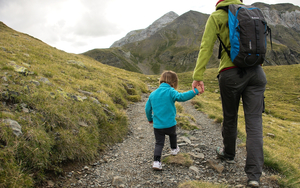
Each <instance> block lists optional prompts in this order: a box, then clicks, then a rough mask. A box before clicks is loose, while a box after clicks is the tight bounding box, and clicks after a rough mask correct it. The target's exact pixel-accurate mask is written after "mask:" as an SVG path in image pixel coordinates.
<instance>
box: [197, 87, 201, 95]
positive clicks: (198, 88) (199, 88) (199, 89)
mask: <svg viewBox="0 0 300 188" xmlns="http://www.w3.org/2000/svg"><path fill="white" fill-rule="evenodd" d="M196 88H197V90H198V91H199V94H200V93H201V91H202V88H201V86H200V85H197V86H196ZM199 94H198V95H199Z"/></svg>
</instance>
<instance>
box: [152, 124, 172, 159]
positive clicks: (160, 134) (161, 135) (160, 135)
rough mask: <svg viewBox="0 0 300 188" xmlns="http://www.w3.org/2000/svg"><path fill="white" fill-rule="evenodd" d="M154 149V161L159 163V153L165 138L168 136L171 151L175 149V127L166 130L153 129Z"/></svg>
mask: <svg viewBox="0 0 300 188" xmlns="http://www.w3.org/2000/svg"><path fill="white" fill-rule="evenodd" d="M154 135H155V140H156V142H155V149H154V161H160V158H161V153H162V150H163V147H164V144H165V136H166V135H169V140H170V146H171V149H176V148H177V134H176V125H174V126H173V127H170V128H166V129H155V128H154Z"/></svg>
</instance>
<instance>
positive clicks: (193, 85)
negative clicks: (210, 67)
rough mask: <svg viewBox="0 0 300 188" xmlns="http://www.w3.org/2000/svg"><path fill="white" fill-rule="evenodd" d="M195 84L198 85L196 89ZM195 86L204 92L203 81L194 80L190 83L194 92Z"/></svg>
mask: <svg viewBox="0 0 300 188" xmlns="http://www.w3.org/2000/svg"><path fill="white" fill-rule="evenodd" d="M197 86H199V87H200V88H199V89H198V88H197ZM195 88H197V89H198V91H199V93H200V94H202V93H203V92H204V83H203V81H196V80H194V81H193V83H192V89H193V91H194V93H196V91H195ZM198 95H199V94H198Z"/></svg>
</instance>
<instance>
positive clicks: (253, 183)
mask: <svg viewBox="0 0 300 188" xmlns="http://www.w3.org/2000/svg"><path fill="white" fill-rule="evenodd" d="M247 186H249V187H259V183H258V181H251V180H249V181H248V183H247Z"/></svg>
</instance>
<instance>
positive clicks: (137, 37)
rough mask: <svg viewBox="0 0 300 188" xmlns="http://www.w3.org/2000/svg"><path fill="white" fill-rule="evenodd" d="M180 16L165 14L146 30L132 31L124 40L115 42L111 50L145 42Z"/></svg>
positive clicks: (170, 13)
mask: <svg viewBox="0 0 300 188" xmlns="http://www.w3.org/2000/svg"><path fill="white" fill-rule="evenodd" d="M178 17H179V15H178V14H176V13H175V12H173V11H170V12H168V13H166V14H164V15H163V16H162V17H160V18H159V19H157V20H156V21H154V22H153V23H152V24H151V25H150V26H148V27H147V28H146V29H141V30H135V31H130V32H129V33H128V34H127V35H126V36H125V37H123V38H122V39H120V40H118V41H116V42H114V43H113V44H112V45H111V46H110V48H112V47H120V46H123V45H125V44H127V43H132V42H137V41H141V40H144V39H145V38H148V37H150V36H151V35H153V34H154V33H156V32H157V31H158V30H160V29H162V28H164V27H165V26H167V25H168V24H169V23H171V22H172V21H174V20H175V19H176V18H178Z"/></svg>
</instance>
